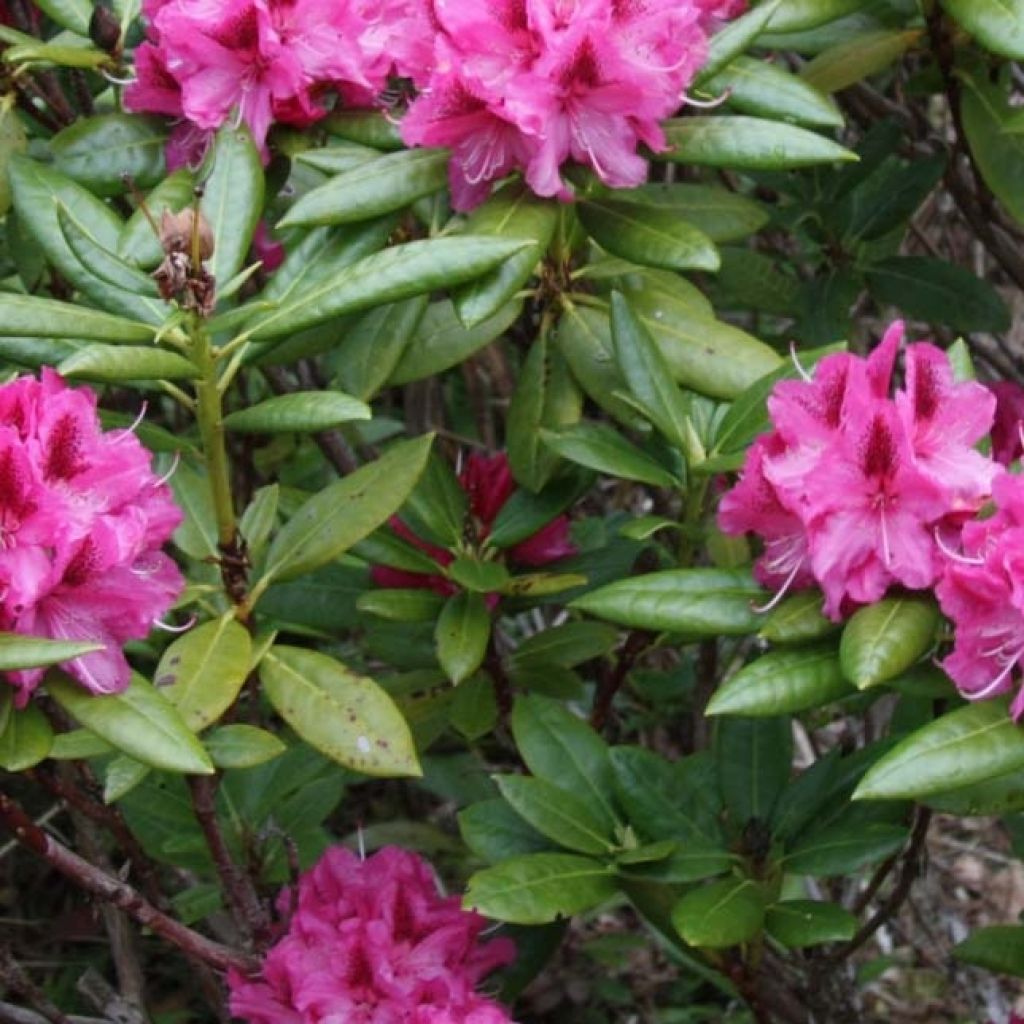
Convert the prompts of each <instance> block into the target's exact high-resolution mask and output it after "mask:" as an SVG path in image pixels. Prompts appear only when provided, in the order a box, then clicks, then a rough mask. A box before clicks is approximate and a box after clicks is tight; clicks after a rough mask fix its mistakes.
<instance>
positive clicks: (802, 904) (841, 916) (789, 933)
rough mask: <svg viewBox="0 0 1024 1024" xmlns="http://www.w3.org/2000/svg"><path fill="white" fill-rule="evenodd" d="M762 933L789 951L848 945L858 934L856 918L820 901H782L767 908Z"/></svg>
mask: <svg viewBox="0 0 1024 1024" xmlns="http://www.w3.org/2000/svg"><path fill="white" fill-rule="evenodd" d="M764 926H765V930H766V931H767V932H768V934H769V935H770V936H771V937H772V938H773V939H775V941H776V942H781V943H782V945H783V946H786V947H787V948H789V949H803V948H804V947H806V946H818V945H821V944H822V943H824V942H848V941H849V940H850V939H852V938H853V936H854V933H855V932H856V931H857V918H855V917H854V916H853V914H851V913H850V912H849V911H848V910H846V909H845V908H844V907H840V906H839V905H838V904H835V903H823V902H821V901H820V900H783V901H782V902H781V903H776V904H774V905H772V906H770V907H769V908H768V913H767V914H766V915H765V921H764Z"/></svg>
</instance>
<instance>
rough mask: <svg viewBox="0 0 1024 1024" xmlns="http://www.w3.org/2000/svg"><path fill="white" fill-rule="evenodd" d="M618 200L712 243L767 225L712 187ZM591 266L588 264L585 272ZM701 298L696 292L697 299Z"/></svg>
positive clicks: (665, 189)
mask: <svg viewBox="0 0 1024 1024" xmlns="http://www.w3.org/2000/svg"><path fill="white" fill-rule="evenodd" d="M760 9H761V8H757V10H760ZM618 198H620V199H622V200H623V201H625V202H638V203H642V204H643V205H645V206H657V207H661V206H667V207H671V208H672V209H673V210H675V211H677V212H678V214H679V215H680V216H681V217H683V218H684V219H685V220H687V221H688V222H689V223H690V224H692V225H693V226H694V227H695V228H698V229H699V230H700V231H702V232H703V233H704V234H705V235H706V236H707V237H708V238H710V239H711V241H712V242H731V241H735V240H736V239H739V238H746V237H747V236H748V235H752V234H753V233H754V232H755V231H758V230H759V229H760V228H762V227H764V225H765V224H767V223H768V213H767V211H766V210H765V208H764V207H763V206H761V204H760V203H758V202H756V201H755V200H753V199H751V198H749V197H748V196H745V195H742V194H741V193H739V192H729V191H728V190H727V189H724V188H718V187H716V186H714V185H698V184H693V183H691V182H671V183H668V182H649V183H648V184H645V185H639V186H638V187H637V188H634V189H630V190H629V191H624V192H622V193H621V195H620V196H618ZM593 266H594V264H590V266H589V267H588V268H584V269H585V270H586V269H590V268H593ZM680 282H681V279H680V278H676V279H675V281H674V285H675V289H674V290H676V291H678V290H679V289H680V288H681V287H682V285H681V283H680ZM618 286H622V285H621V284H620V285H617V287H618ZM701 294H702V293H700V292H698V295H701ZM707 311H708V312H710V310H707Z"/></svg>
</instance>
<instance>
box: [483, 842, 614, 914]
mask: <svg viewBox="0 0 1024 1024" xmlns="http://www.w3.org/2000/svg"><path fill="white" fill-rule="evenodd" d="M615 891H616V886H615V876H614V875H613V874H612V872H611V870H610V869H609V868H607V867H605V866H604V865H603V864H600V863H599V862H598V861H595V860H590V859H589V858H587V857H576V856H573V855H571V854H564V853H534V854H529V855H527V856H525V857H512V858H510V859H509V860H506V861H505V862H504V863H502V864H498V865H497V866H495V867H492V868H486V869H485V870H483V871H478V872H477V873H476V874H475V875H473V877H472V878H470V880H469V888H468V889H467V891H466V895H465V898H464V899H463V904H464V905H465V907H466V908H467V909H469V910H476V911H479V912H480V913H481V914H484V915H486V916H487V917H490V918H493V919H494V920H496V921H510V922H512V923H513V924H546V923H547V922H548V921H554V920H555V919H556V918H559V917H567V916H569V915H570V914H577V913H579V912H580V911H583V910H589V909H590V908H591V907H596V906H597V905H598V904H600V903H604V902H605V900H608V899H611V897H612V896H614V895H615Z"/></svg>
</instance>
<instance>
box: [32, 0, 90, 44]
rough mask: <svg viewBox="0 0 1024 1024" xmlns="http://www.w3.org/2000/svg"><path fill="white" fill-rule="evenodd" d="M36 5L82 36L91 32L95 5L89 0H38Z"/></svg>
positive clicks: (60, 23)
mask: <svg viewBox="0 0 1024 1024" xmlns="http://www.w3.org/2000/svg"><path fill="white" fill-rule="evenodd" d="M36 6H37V7H38V8H39V9H40V10H41V11H43V13H44V14H46V15H48V16H49V17H50V18H52V19H53V20H54V21H55V22H56V23H57V24H58V25H61V26H63V27H64V28H67V29H70V30H71V31H72V32H75V33H77V34H78V35H80V36H87V35H88V34H89V19H90V18H91V17H92V12H93V5H92V4H91V3H89V0H37V2H36Z"/></svg>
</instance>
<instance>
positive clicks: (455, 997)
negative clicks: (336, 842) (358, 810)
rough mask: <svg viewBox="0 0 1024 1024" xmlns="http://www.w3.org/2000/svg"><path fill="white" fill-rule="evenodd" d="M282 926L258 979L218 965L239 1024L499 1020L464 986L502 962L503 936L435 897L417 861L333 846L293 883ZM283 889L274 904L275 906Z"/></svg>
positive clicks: (507, 949)
mask: <svg viewBox="0 0 1024 1024" xmlns="http://www.w3.org/2000/svg"><path fill="white" fill-rule="evenodd" d="M296 895H297V905H296V907H295V910H294V913H292V915H291V919H290V920H289V922H288V925H287V931H286V933H285V935H284V937H283V938H281V939H280V940H279V941H278V942H277V943H276V945H274V946H273V947H272V948H271V950H270V951H269V953H267V956H266V958H265V960H264V963H263V968H262V971H261V973H260V977H259V978H256V979H248V978H244V977H242V976H241V975H240V974H238V973H237V972H234V971H233V972H231V973H230V974H229V975H228V985H229V987H230V989H231V1002H230V1008H231V1013H232V1014H233V1015H234V1016H236V1017H240V1018H242V1019H244V1020H246V1021H248V1022H249V1024H335V1022H338V1024H340V1022H341V1021H344V1022H345V1024H509V1022H510V1018H509V1016H508V1014H507V1013H506V1011H505V1010H503V1009H502V1008H501V1007H500V1006H499V1005H498V1004H497V1003H495V1002H493V1001H492V1000H490V999H487V998H485V997H484V996H481V995H479V994H478V993H477V992H476V991H475V989H476V986H477V985H478V984H479V983H480V981H481V979H482V978H484V977H485V976H486V975H487V974H489V973H490V972H491V971H493V970H494V969H495V968H498V967H501V966H503V965H505V964H507V963H509V962H510V961H511V960H512V959H514V957H515V947H514V946H513V944H512V942H511V941H510V940H508V939H494V940H492V941H490V942H487V943H484V944H480V942H479V937H480V932H481V931H482V929H483V928H484V925H485V924H486V922H485V920H484V918H483V917H481V916H480V915H479V914H477V913H474V912H471V911H465V910H463V909H462V908H461V905H460V900H459V898H458V897H457V896H453V897H447V898H445V897H442V896H439V895H438V892H437V887H436V883H435V881H434V877H433V875H432V873H431V871H430V868H429V866H428V865H427V864H426V862H424V861H423V860H421V859H420V858H419V857H417V856H416V855H415V854H413V853H409V852H408V851H405V850H400V849H398V848H396V847H385V848H384V849H382V850H380V851H378V852H377V853H375V854H374V855H373V856H371V857H368V858H367V859H366V860H362V861H361V860H360V859H359V858H358V857H357V856H356V855H355V854H354V853H352V852H351V851H349V850H346V849H343V848H341V847H333V848H332V849H329V850H328V851H327V853H325V854H324V856H323V857H322V858H321V859H320V861H319V862H318V863H317V864H316V866H315V867H313V868H312V869H311V870H310V871H307V872H306V873H305V874H304V875H303V876H302V877H301V878H300V879H299V883H298V891H297V894H296ZM291 905H292V894H291V893H290V892H287V891H286V892H284V893H282V894H281V897H280V899H279V900H278V908H279V910H280V911H281V912H282V914H287V913H288V912H289V911H290V909H291Z"/></svg>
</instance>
